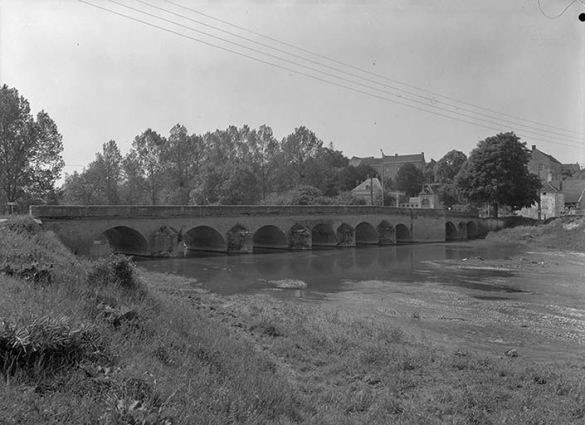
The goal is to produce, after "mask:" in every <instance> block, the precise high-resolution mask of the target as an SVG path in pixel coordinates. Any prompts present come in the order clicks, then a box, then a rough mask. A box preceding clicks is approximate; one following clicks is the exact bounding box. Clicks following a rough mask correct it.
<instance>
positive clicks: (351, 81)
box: [108, 0, 580, 143]
mask: <svg viewBox="0 0 585 425" xmlns="http://www.w3.org/2000/svg"><path fill="white" fill-rule="evenodd" d="M108 1H109V2H111V3H114V4H117V5H119V6H122V7H124V8H126V9H129V10H132V11H135V12H138V13H142V14H144V15H146V16H150V17H152V18H155V19H158V20H161V21H163V22H167V23H170V24H173V25H176V26H178V27H181V28H184V29H187V30H190V31H194V32H196V33H199V34H203V35H205V36H208V37H211V38H214V39H216V40H220V41H222V42H226V43H229V44H231V45H233V46H237V47H239V48H244V49H247V50H250V51H252V52H255V53H259V54H262V55H265V56H268V57H270V58H273V59H276V60H280V61H283V62H286V63H289V64H292V65H295V66H300V67H302V68H305V69H308V70H310V71H313V72H318V73H321V74H323V75H325V76H327V77H333V78H337V79H339V80H341V81H344V82H346V83H350V84H355V85H358V86H361V87H363V88H366V89H369V90H374V91H378V92H381V93H384V94H390V95H393V96H395V97H398V98H403V99H404V100H407V101H409V102H413V103H416V104H419V105H422V106H425V107H432V108H433V109H438V110H440V111H443V112H446V113H449V114H455V115H458V116H461V117H464V118H469V119H473V120H478V121H481V122H484V123H487V124H492V125H501V123H500V122H494V121H490V120H486V119H485V118H477V117H475V116H470V115H468V114H465V113H461V112H458V111H451V110H449V109H445V108H444V107H441V106H437V105H428V104H427V103H426V102H422V101H419V100H414V99H410V98H408V97H404V96H403V95H400V94H398V95H396V94H394V93H389V92H388V91H386V90H383V89H379V88H377V87H372V86H370V85H367V84H362V83H359V82H356V81H353V80H350V79H347V78H345V77H340V76H338V75H334V74H331V73H328V72H325V71H322V70H320V69H316V68H313V67H310V66H307V65H303V64H299V63H297V62H294V61H292V60H289V59H285V58H282V57H280V56H276V55H273V54H270V53H266V52H264V51H262V50H258V49H255V48H252V47H249V46H245V45H242V44H240V43H237V42H234V41H231V40H227V39H225V38H222V37H218V36H215V35H212V34H209V33H207V32H205V31H201V30H198V29H195V28H193V27H189V26H186V25H182V24H180V23H177V22H175V21H171V20H169V19H165V18H162V17H160V16H158V15H155V14H152V13H148V12H145V11H143V10H140V9H137V8H134V7H131V6H127V5H124V4H122V3H119V2H118V1H115V0H108ZM139 1H140V0H139ZM141 3H144V4H147V3H145V2H142V1H141ZM157 9H161V8H157ZM162 10H164V9H162ZM171 13H172V12H171ZM179 16H181V17H182V15H179ZM287 69H289V68H287ZM358 78H359V76H358ZM399 90H400V89H399ZM401 104H402V103H401ZM425 110H426V109H425ZM442 116H444V115H442ZM488 118H495V117H490V116H488ZM496 119H497V118H496ZM500 121H502V120H500ZM504 121H505V120H504ZM508 122H510V121H508ZM513 124H514V125H515V126H522V127H526V128H528V130H527V129H520V130H522V131H524V132H526V133H528V134H530V135H531V136H530V137H534V136H535V135H536V136H540V137H551V136H550V135H549V134H542V131H543V130H540V129H535V128H533V127H530V126H527V125H523V124H517V123H513ZM517 130H518V129H517ZM533 130H536V131H533ZM557 134H558V133H557ZM559 136H562V135H559ZM566 137H567V136H562V137H560V139H561V140H562V141H565V142H568V143H580V141H576V140H570V139H567V138H566ZM569 137H573V136H569Z"/></svg>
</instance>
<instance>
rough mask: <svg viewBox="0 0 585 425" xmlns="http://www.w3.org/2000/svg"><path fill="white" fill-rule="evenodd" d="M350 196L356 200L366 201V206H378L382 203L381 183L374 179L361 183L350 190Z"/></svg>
mask: <svg viewBox="0 0 585 425" xmlns="http://www.w3.org/2000/svg"><path fill="white" fill-rule="evenodd" d="M351 193H352V195H353V196H354V197H355V198H357V199H363V200H364V201H366V205H380V204H381V202H382V183H380V180H378V179H377V178H376V177H372V178H369V179H366V180H364V181H363V182H361V183H360V184H359V185H358V186H357V187H355V188H354V189H352V190H351Z"/></svg>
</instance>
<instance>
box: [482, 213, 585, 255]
mask: <svg viewBox="0 0 585 425" xmlns="http://www.w3.org/2000/svg"><path fill="white" fill-rule="evenodd" d="M487 239H490V240H494V241H499V242H512V243H518V242H520V243H524V244H526V245H530V246H534V247H541V248H551V249H556V250H560V251H574V252H583V250H584V249H585V248H584V247H585V218H584V217H582V216H564V217H561V218H558V219H554V220H550V221H548V222H545V223H541V224H537V225H533V226H517V227H512V228H508V229H503V230H500V231H498V232H494V233H490V234H488V236H487Z"/></svg>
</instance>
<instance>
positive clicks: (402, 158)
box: [384, 153, 425, 164]
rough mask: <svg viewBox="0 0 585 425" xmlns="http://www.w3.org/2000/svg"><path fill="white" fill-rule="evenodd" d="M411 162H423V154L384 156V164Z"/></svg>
mask: <svg viewBox="0 0 585 425" xmlns="http://www.w3.org/2000/svg"><path fill="white" fill-rule="evenodd" d="M397 162H398V163H401V164H403V163H405V162H412V163H413V164H414V163H416V162H423V163H424V162H425V154H424V153H415V154H413V155H384V164H392V163H397Z"/></svg>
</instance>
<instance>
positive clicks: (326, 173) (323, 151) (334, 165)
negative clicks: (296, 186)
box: [302, 144, 349, 196]
mask: <svg viewBox="0 0 585 425" xmlns="http://www.w3.org/2000/svg"><path fill="white" fill-rule="evenodd" d="M348 162H349V159H348V158H347V157H346V156H344V155H343V153H342V152H341V151H337V150H335V148H334V147H333V144H330V145H329V147H321V148H319V149H317V152H316V153H315V156H314V157H310V158H308V159H307V160H305V163H304V164H303V169H304V178H303V181H302V184H303V185H308V186H314V187H316V188H318V189H319V190H321V191H322V192H323V195H325V196H335V195H337V194H338V193H339V192H340V191H341V190H342V188H341V185H340V180H339V177H340V173H341V171H342V170H343V169H344V168H345V167H347V166H348Z"/></svg>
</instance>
